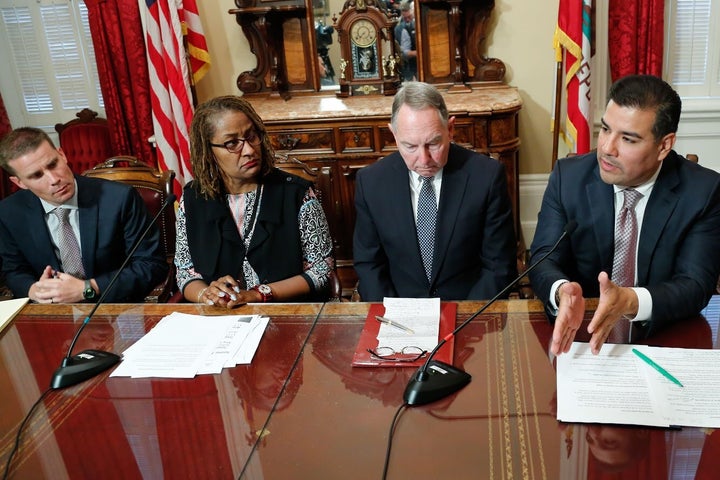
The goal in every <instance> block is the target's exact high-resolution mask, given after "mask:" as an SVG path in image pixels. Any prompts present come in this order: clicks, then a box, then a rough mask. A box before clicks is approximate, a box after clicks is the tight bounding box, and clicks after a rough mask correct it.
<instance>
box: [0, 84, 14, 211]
mask: <svg viewBox="0 0 720 480" xmlns="http://www.w3.org/2000/svg"><path fill="white" fill-rule="evenodd" d="M11 130H12V126H11V125H10V119H9V118H8V114H7V110H5V102H3V99H2V95H0V138H3V137H4V136H5V135H7V134H8V133H10V131H11ZM0 170H2V169H0ZM12 187H13V184H12V183H10V179H8V176H7V174H6V173H5V170H2V171H0V199H3V198H5V197H7V196H8V195H10V193H11V192H12V191H13V188H12Z"/></svg>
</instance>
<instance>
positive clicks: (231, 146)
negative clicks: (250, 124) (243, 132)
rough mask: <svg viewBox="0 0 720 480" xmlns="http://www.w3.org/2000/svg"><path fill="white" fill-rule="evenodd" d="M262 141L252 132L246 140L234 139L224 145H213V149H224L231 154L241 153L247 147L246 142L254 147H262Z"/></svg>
mask: <svg viewBox="0 0 720 480" xmlns="http://www.w3.org/2000/svg"><path fill="white" fill-rule="evenodd" d="M261 141H262V139H261V138H260V136H259V135H258V134H257V133H256V132H255V131H250V132H249V133H248V134H247V136H246V137H245V138H233V139H231V140H228V141H227V142H223V143H211V144H210V146H211V147H223V148H225V150H227V151H228V152H230V153H240V152H241V151H242V149H243V147H244V146H245V142H247V143H249V144H250V145H252V146H253V148H254V147H257V146H258V145H260V142H261Z"/></svg>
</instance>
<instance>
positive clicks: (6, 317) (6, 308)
mask: <svg viewBox="0 0 720 480" xmlns="http://www.w3.org/2000/svg"><path fill="white" fill-rule="evenodd" d="M28 300H30V299H29V298H15V299H13V300H3V301H2V302H0V332H2V331H3V330H4V329H5V327H6V326H7V325H10V320H12V319H13V318H14V317H15V315H17V314H18V312H19V311H20V310H22V308H23V307H24V306H25V304H26V303H28Z"/></svg>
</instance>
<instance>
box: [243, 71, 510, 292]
mask: <svg viewBox="0 0 720 480" xmlns="http://www.w3.org/2000/svg"><path fill="white" fill-rule="evenodd" d="M444 97H445V101H446V103H447V106H448V110H449V112H450V114H451V115H454V116H455V117H456V121H455V135H454V141H455V143H457V144H459V145H462V146H465V147H467V148H472V149H474V150H476V151H478V152H482V153H486V154H489V155H491V156H493V157H494V158H496V159H498V160H499V161H501V162H503V164H504V165H505V168H506V170H507V179H508V189H509V193H510V198H511V200H512V204H513V209H514V216H515V227H516V231H519V221H518V209H517V207H518V148H519V145H520V139H519V131H518V112H519V110H520V108H521V105H522V101H521V99H520V95H519V93H518V91H517V89H516V88H514V87H509V86H507V85H502V84H500V85H492V86H487V87H484V88H477V87H476V88H474V89H473V90H472V91H471V92H463V93H445V94H444ZM247 98H248V100H249V101H250V102H251V103H252V105H253V107H254V108H255V110H256V111H257V113H258V114H259V115H260V118H262V119H263V121H264V122H265V124H266V126H267V128H268V130H269V133H270V138H271V142H272V144H273V147H274V148H275V150H276V151H277V152H278V153H281V154H285V155H288V156H290V157H295V158H297V159H298V160H301V161H302V162H304V163H305V164H306V165H307V166H308V167H310V168H311V169H312V170H313V171H314V172H316V173H317V175H318V178H317V182H316V183H317V186H318V188H319V189H320V190H321V192H322V202H323V207H324V208H325V212H326V214H327V217H328V222H329V224H330V231H331V233H332V236H333V239H334V243H335V255H336V259H337V263H338V273H339V275H340V278H341V281H342V283H343V288H344V290H345V292H346V293H347V292H350V291H351V289H352V287H353V286H354V285H355V281H356V277H355V271H354V269H353V267H352V236H353V228H354V225H355V208H354V194H355V174H356V172H357V171H358V170H359V169H360V168H362V167H364V166H366V165H368V164H370V163H372V162H375V161H377V160H378V159H380V158H382V157H384V156H386V155H388V154H389V153H391V152H393V151H395V150H396V147H395V140H394V138H393V135H392V133H391V132H390V129H389V128H388V122H389V120H390V111H391V106H392V97H385V96H354V97H348V98H337V97H335V96H330V95H322V94H317V95H304V96H296V97H293V98H290V99H289V100H287V101H285V100H283V99H281V98H279V97H277V96H262V97H261V96H248V97H247Z"/></svg>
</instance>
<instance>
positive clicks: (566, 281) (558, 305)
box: [555, 280, 569, 308]
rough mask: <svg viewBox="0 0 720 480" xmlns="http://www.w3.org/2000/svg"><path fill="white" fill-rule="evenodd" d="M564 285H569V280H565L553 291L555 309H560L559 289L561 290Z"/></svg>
mask: <svg viewBox="0 0 720 480" xmlns="http://www.w3.org/2000/svg"><path fill="white" fill-rule="evenodd" d="M566 283H569V280H565V281H564V282H561V283H560V284H559V285H558V286H557V288H556V289H555V306H556V307H557V308H560V289H561V288H562V286H563V285H565V284H566Z"/></svg>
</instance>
